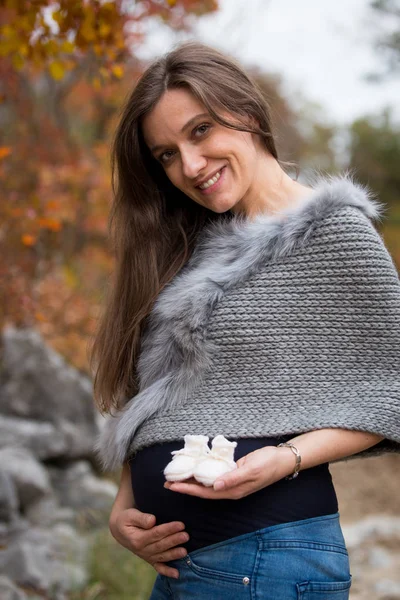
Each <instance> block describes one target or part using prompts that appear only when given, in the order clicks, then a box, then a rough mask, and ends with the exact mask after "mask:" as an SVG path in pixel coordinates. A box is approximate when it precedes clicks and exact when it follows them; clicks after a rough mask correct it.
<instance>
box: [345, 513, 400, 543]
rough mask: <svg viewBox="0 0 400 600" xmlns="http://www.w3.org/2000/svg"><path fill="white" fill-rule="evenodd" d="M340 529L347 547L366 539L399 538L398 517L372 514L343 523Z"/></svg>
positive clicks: (399, 521)
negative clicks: (351, 522)
mask: <svg viewBox="0 0 400 600" xmlns="http://www.w3.org/2000/svg"><path fill="white" fill-rule="evenodd" d="M342 530H343V535H344V538H345V540H346V545H347V547H348V548H353V547H357V546H360V545H361V544H363V543H364V542H365V541H367V540H372V541H373V540H380V539H389V538H397V539H400V517H392V516H387V515H375V516H374V515H372V516H369V517H367V518H365V519H362V520H360V521H357V522H356V523H354V524H352V525H343V526H342Z"/></svg>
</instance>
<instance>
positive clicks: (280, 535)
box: [182, 512, 345, 560]
mask: <svg viewBox="0 0 400 600" xmlns="http://www.w3.org/2000/svg"><path fill="white" fill-rule="evenodd" d="M339 517H340V515H339V513H338V512H337V513H334V514H331V515H323V516H320V517H311V518H309V519H302V520H300V521H291V522H289V523H280V524H279V525H271V526H269V527H265V528H263V529H257V530H256V531H252V532H251V533H244V534H243V535H239V536H236V537H233V538H229V539H227V540H224V541H222V542H218V543H216V544H211V545H209V546H204V547H203V548H199V549H198V550H194V551H193V552H190V553H189V555H190V556H191V557H195V556H198V555H199V554H201V553H203V552H211V551H213V550H217V549H219V548H222V547H225V546H228V545H230V544H241V542H251V541H252V539H253V538H254V542H257V544H258V543H259V542H260V541H261V542H268V541H270V540H286V541H287V540H299V539H301V540H303V541H306V540H310V541H314V542H316V541H318V540H319V541H321V543H326V542H327V540H329V542H330V543H331V544H333V545H338V546H344V545H345V542H344V539H343V534H342V530H341V528H340V527H338V525H339ZM182 560H184V559H182Z"/></svg>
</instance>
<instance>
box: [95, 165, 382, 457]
mask: <svg viewBox="0 0 400 600" xmlns="http://www.w3.org/2000/svg"><path fill="white" fill-rule="evenodd" d="M343 207H355V208H357V209H359V210H360V211H361V212H362V213H364V215H366V216H367V217H368V218H370V219H379V218H381V215H382V213H383V210H384V207H383V205H382V204H380V203H379V202H378V201H377V200H376V199H374V198H373V197H372V195H371V193H370V192H369V190H368V189H366V188H365V187H363V186H361V185H360V184H357V183H354V182H353V181H352V179H351V178H350V177H349V176H344V177H332V178H329V179H320V180H319V181H318V182H317V183H316V185H315V186H314V189H313V192H311V193H310V196H309V197H307V198H306V199H305V200H304V201H303V202H302V203H301V204H300V205H298V206H296V207H295V208H292V209H290V210H286V211H285V212H281V213H280V214H278V215H273V216H271V215H265V214H259V215H258V216H257V217H256V218H255V219H254V220H248V219H244V218H242V217H237V216H235V217H234V218H232V219H230V220H228V219H226V220H224V219H223V220H221V221H218V222H214V223H213V224H212V225H210V226H208V227H207V228H206V229H205V230H204V231H203V232H202V235H201V239H200V241H199V242H198V244H197V246H196V249H195V251H194V253H193V255H192V257H191V259H190V260H189V261H188V263H187V265H186V266H185V267H184V268H183V270H182V271H181V272H180V273H179V274H178V275H177V276H176V277H175V278H174V279H173V280H172V281H171V282H170V284H169V285H167V286H166V287H165V288H164V290H163V292H162V293H161V294H160V296H159V297H158V299H157V301H156V302H155V305H154V307H153V310H152V313H151V317H150V320H149V325H148V328H147V330H146V332H145V334H144V336H143V339H142V347H141V354H140V358H139V361H138V374H139V380H140V388H139V393H138V394H137V395H136V396H135V397H134V398H132V399H131V400H129V401H128V402H127V404H126V406H125V407H124V408H123V409H122V410H121V411H119V412H118V413H117V414H116V415H113V416H111V415H110V416H108V417H107V421H106V423H105V425H104V428H103V430H102V432H101V434H100V435H99V437H98V439H97V442H96V446H95V449H96V451H97V453H98V456H99V458H100V460H101V463H102V465H103V468H104V469H115V468H117V467H119V466H121V464H122V463H123V462H124V460H126V452H127V449H128V447H129V444H130V442H131V440H132V439H133V436H134V435H135V433H136V431H137V429H138V428H139V427H140V425H141V424H142V423H143V422H144V421H146V420H147V419H149V418H150V417H151V416H152V415H154V414H155V413H157V412H158V411H163V410H167V409H171V408H178V407H181V406H183V405H184V403H185V399H187V398H188V396H189V394H190V393H191V392H192V391H193V389H194V388H195V386H197V385H198V384H199V383H200V382H201V380H202V377H203V376H204V375H205V373H206V372H207V368H208V367H209V366H210V355H211V352H212V346H211V342H210V341H209V340H207V337H206V329H207V323H208V319H209V317H210V314H211V313H212V311H213V308H214V306H215V305H216V303H218V302H219V301H220V300H221V299H222V297H223V296H224V294H225V293H226V291H227V290H229V289H230V288H232V287H233V286H235V285H237V284H240V283H241V282H243V281H245V280H247V279H248V278H249V277H250V276H251V275H252V274H254V273H256V272H257V271H258V270H259V269H260V268H261V266H262V265H263V264H265V263H266V262H272V261H275V260H279V259H281V258H283V257H286V256H288V255H290V254H292V253H293V252H294V251H295V250H296V249H297V248H299V247H301V246H304V245H306V244H307V241H308V240H309V239H310V237H311V236H312V235H313V233H314V231H315V230H316V229H317V228H318V226H319V224H320V223H321V222H322V221H323V220H324V219H325V218H327V217H328V216H329V215H331V214H332V213H333V212H334V211H336V210H338V209H340V208H343Z"/></svg>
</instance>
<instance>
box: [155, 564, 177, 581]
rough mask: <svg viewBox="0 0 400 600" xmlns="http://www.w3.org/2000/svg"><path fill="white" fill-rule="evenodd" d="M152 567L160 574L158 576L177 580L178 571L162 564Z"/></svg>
mask: <svg viewBox="0 0 400 600" xmlns="http://www.w3.org/2000/svg"><path fill="white" fill-rule="evenodd" d="M153 567H154V568H155V570H156V571H157V573H160V575H165V576H166V577H173V578H174V579H178V578H179V571H178V569H173V568H172V567H167V565H164V564H163V563H155V564H154V565H153Z"/></svg>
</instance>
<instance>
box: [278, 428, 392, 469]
mask: <svg viewBox="0 0 400 600" xmlns="http://www.w3.org/2000/svg"><path fill="white" fill-rule="evenodd" d="M382 439H384V438H383V437H382V436H378V435H375V434H373V433H368V432H365V431H350V430H348V429H319V430H316V431H309V432H307V433H302V434H301V435H298V436H296V437H294V438H292V439H291V440H290V442H291V443H292V444H294V446H296V448H297V449H298V450H299V452H300V454H301V470H302V469H309V468H310V467H315V466H317V465H320V464H322V463H326V462H332V461H334V460H338V459H340V458H345V457H346V456H351V455H353V454H357V453H358V452H361V451H362V450H366V449H367V448H370V447H371V446H374V445H375V444H377V443H378V442H380V441H381V440H382ZM279 450H280V451H282V452H286V453H290V452H291V450H290V448H285V447H282V448H279ZM292 457H293V461H292V462H293V465H294V461H295V457H294V456H293V455H292Z"/></svg>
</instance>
